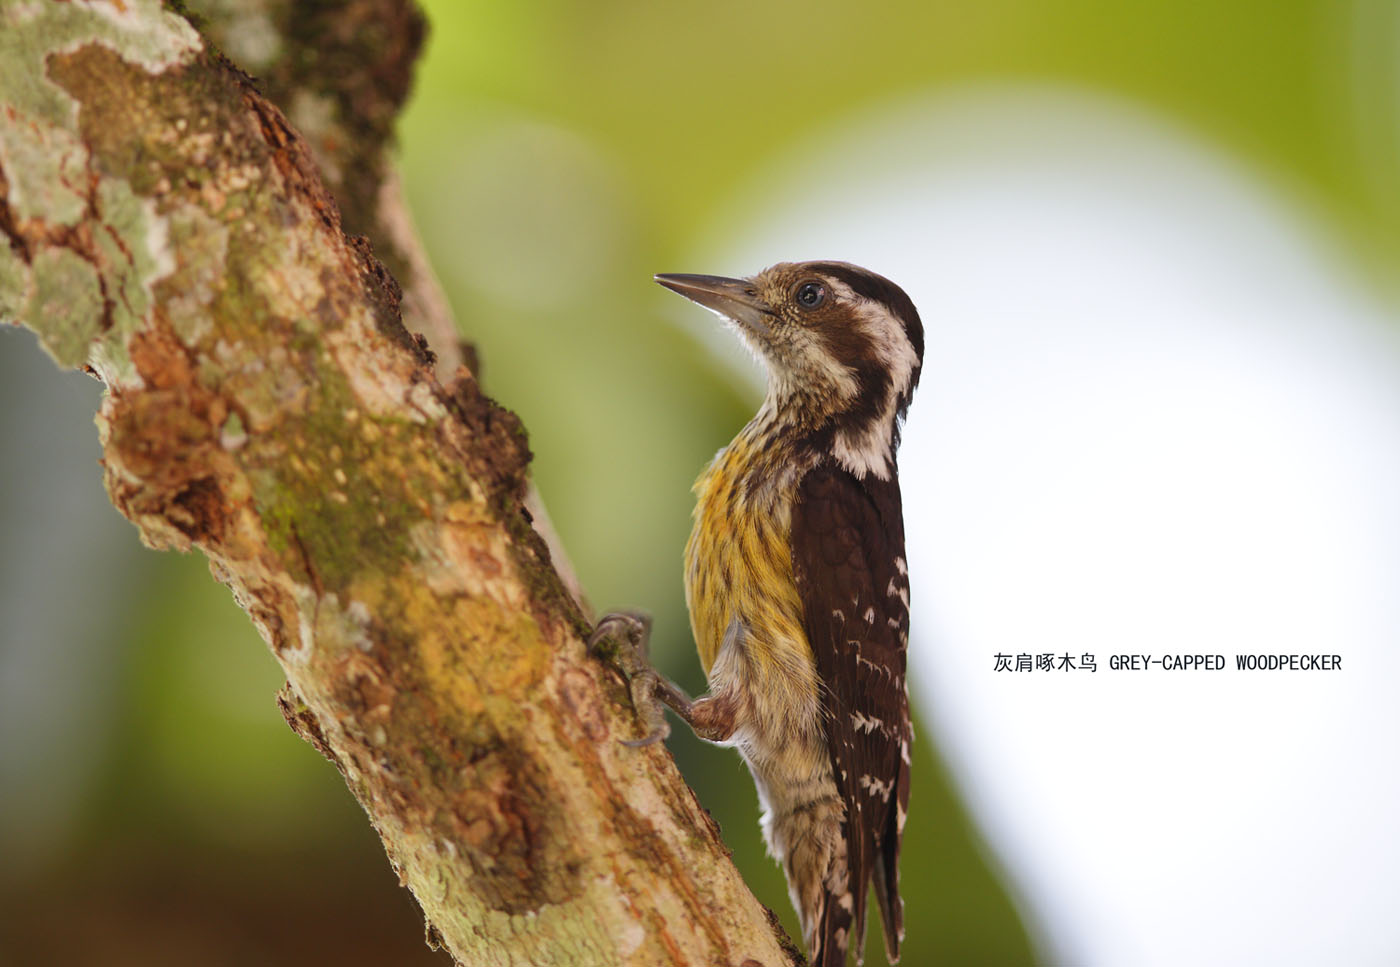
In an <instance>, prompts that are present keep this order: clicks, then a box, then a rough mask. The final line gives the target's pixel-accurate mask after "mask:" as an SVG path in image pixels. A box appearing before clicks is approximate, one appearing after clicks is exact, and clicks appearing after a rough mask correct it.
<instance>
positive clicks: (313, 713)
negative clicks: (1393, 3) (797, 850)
mask: <svg viewBox="0 0 1400 967" xmlns="http://www.w3.org/2000/svg"><path fill="white" fill-rule="evenodd" d="M0 18H3V20H0V26H3V30H0V232H3V234H4V236H5V237H4V239H3V240H0V241H2V242H3V245H0V312H3V314H4V315H3V319H4V321H6V322H18V323H20V324H22V325H25V326H28V327H30V328H32V329H33V330H35V331H36V332H37V333H38V334H39V335H40V338H41V339H42V340H43V341H44V343H45V345H46V346H47V347H48V348H49V350H50V352H51V353H52V354H53V355H54V357H55V359H57V360H58V362H59V364H60V365H64V366H75V365H83V366H87V367H90V368H91V370H92V371H93V372H94V373H95V374H97V375H98V376H99V377H100V378H102V379H103V380H104V382H106V384H107V388H108V391H107V394H106V396H105V398H104V400H103V403H102V407H101V411H100V413H99V415H98V427H99V433H100V436H101V439H102V443H103V446H104V461H103V463H104V473H105V480H106V485H107V489H108V492H109V494H110V495H111V497H112V500H113V503H114V504H115V505H116V506H117V507H118V508H119V509H120V510H121V511H122V512H123V513H124V514H126V515H127V516H128V517H129V518H130V519H131V520H132V521H133V522H135V523H136V525H137V527H138V529H139V531H140V534H141V537H142V539H143V540H145V541H146V542H147V543H149V544H151V545H152V546H155V547H161V548H174V549H180V550H186V549H190V548H198V549H199V550H201V551H202V552H203V553H205V554H206V555H207V556H208V558H209V560H210V565H211V569H212V570H213V572H214V574H215V576H216V577H217V578H218V579H219V580H220V581H222V582H223V583H225V584H226V585H227V586H228V587H229V588H230V589H231V590H232V591H233V593H234V596H235V598H236V599H237V601H238V602H239V604H240V605H241V606H242V607H243V608H244V609H245V610H246V611H247V612H248V614H249V616H250V618H251V619H252V620H253V623H254V624H255V625H256V626H257V628H258V629H259V631H260V632H261V633H262V635H263V637H264V638H265V639H266V641H267V643H268V645H269V646H270V648H271V649H272V651H273V654H274V655H275V656H276V657H277V659H278V660H279V662H280V663H281V666H282V668H283V669H284V671H285V672H286V675H287V681H288V687H287V689H286V690H285V691H284V693H283V694H282V695H281V696H280V697H279V705H280V706H281V707H282V709H283V712H284V714H285V715H286V716H287V719H288V721H289V723H291V724H292V726H293V728H294V729H295V730H296V731H297V732H298V734H300V735H302V736H303V737H305V738H307V739H308V741H310V742H312V743H313V744H314V745H315V746H316V747H317V748H318V749H319V750H320V751H322V752H323V753H324V754H326V755H327V757H328V758H329V759H331V761H332V762H334V763H335V765H336V766H337V767H338V768H339V769H340V771H341V772H342V774H343V775H344V776H345V778H346V781H347V784H348V785H349V786H350V788H351V790H352V791H353V792H354V794H355V795H356V797H357V798H358V799H359V801H360V802H361V803H362V804H363V805H364V807H365V809H366V811H367V813H368V814H369V816H370V819H371V821H372V822H373V823H374V825H375V828H376V830H377V831H378V832H379V834H380V836H381V838H382V839H383V841H384V844H385V847H386V850H387V852H388V855H389V858H390V861H391V862H392V863H393V865H394V867H395V869H396V870H397V871H398V872H399V875H400V878H401V879H402V881H403V882H404V883H405V884H406V885H407V886H408V887H409V888H410V889H411V890H412V891H413V893H414V895H415V896H416V897H417V898H418V900H419V902H420V904H421V905H422V907H423V909H424V912H425V914H426V916H427V918H428V920H429V923H430V925H431V934H432V936H434V937H436V938H439V939H440V941H441V942H442V943H443V945H444V946H446V947H447V948H448V949H449V950H450V951H451V952H452V954H453V955H454V956H455V957H456V958H457V959H458V961H459V962H462V963H471V964H496V963H499V964H526V963H529V964H545V963H580V964H586V963H634V964H662V963H706V964H710V963H726V964H740V963H758V964H774V965H776V964H784V963H790V962H794V960H795V957H796V955H795V954H794V953H793V951H792V949H791V947H790V946H784V940H783V938H782V937H781V932H780V931H776V930H775V928H774V926H773V924H772V923H771V922H770V916H769V915H768V913H767V912H766V911H765V910H764V909H763V908H762V906H761V905H759V904H758V903H757V902H756V901H755V900H754V899H753V897H752V895H751V894H750V893H749V892H748V891H747V889H746V888H745V887H744V885H743V883H742V882H741V881H740V879H739V877H738V874H737V872H736V871H735V870H734V868H733V866H732V865H731V864H729V862H728V860H727V854H726V852H725V850H724V847H723V844H722V843H721V842H720V840H719V838H718V835H717V831H716V830H715V829H714V827H713V824H712V823H711V822H710V821H709V819H708V816H707V815H706V814H705V813H704V811H703V810H702V809H701V808H700V807H699V805H698V804H697V803H696V801H695V799H694V797H693V796H692V795H691V793H690V791H689V790H688V789H687V788H686V787H685V786H684V784H683V783H682V782H681V781H680V778H679V775H678V774H677V772H676V770H675V768H674V764H673V763H672V762H671V760H670V758H669V756H668V755H667V754H666V752H665V750H664V749H661V748H656V747H653V748H650V749H647V750H631V749H625V748H623V747H621V746H620V745H619V744H618V742H617V740H618V739H620V738H627V737H631V736H634V735H635V733H636V723H635V721H634V720H633V718H632V716H631V714H630V712H629V711H628V710H627V709H626V707H625V705H624V704H623V702H622V700H621V696H622V695H623V694H624V692H623V690H622V689H621V688H620V687H619V685H618V683H616V682H615V681H613V680H612V679H611V677H610V676H609V675H607V674H605V673H603V672H602V671H601V670H600V668H599V666H598V665H597V664H596V663H594V662H592V661H590V660H589V658H588V656H587V655H586V654H585V650H584V648H583V645H582V642H581V635H582V634H583V633H584V632H585V631H586V622H585V620H584V616H583V615H582V614H581V613H580V611H579V608H578V606H577V605H576V603H575V597H574V596H573V595H571V594H570V593H569V592H568V590H567V589H566V587H565V586H564V584H563V582H562V581H561V579H560V577H559V575H558V574H557V572H556V571H555V570H554V569H553V568H552V567H551V562H550V555H549V552H548V550H547V549H546V547H545V546H544V543H543V542H542V540H541V539H540V538H539V536H538V535H537V533H536V532H535V530H534V529H533V528H532V527H531V525H530V520H529V516H528V514H527V512H526V510H525V508H524V506H523V500H524V495H525V492H526V486H527V466H528V461H529V451H528V446H527V443H526V440H525V436H524V432H523V429H522V428H521V427H520V425H519V422H518V420H516V419H515V418H514V416H513V415H511V414H509V413H508V412H507V411H505V410H503V409H501V408H500V407H498V406H497V405H496V404H495V403H494V402H492V401H491V400H489V399H488V398H487V397H485V396H484V395H483V394H482V393H481V390H480V387H479V386H478V385H477V384H476V382H475V381H474V380H473V379H472V377H471V376H470V374H467V373H464V372H463V373H459V374H458V375H457V377H456V378H455V380H453V381H452V382H450V383H449V384H448V385H443V384H441V383H440V382H439V381H438V379H437V378H436V376H435V373H434V370H433V359H432V354H431V353H430V352H428V351H427V349H426V348H425V347H424V344H423V342H422V341H421V340H420V339H419V338H417V337H415V336H413V335H411V334H410V333H409V332H408V331H407V330H406V329H405V328H404V326H403V324H402V321H401V305H400V296H401V293H400V289H399V287H398V285H397V284H396V283H395V281H394V279H393V278H392V275H391V274H390V273H389V272H388V271H387V270H386V269H385V268H384V266H383V265H382V264H381V263H380V262H379V261H378V260H377V259H376V258H375V257H374V255H373V254H372V253H371V250H370V244H369V243H368V242H367V241H366V240H365V239H364V238H362V237H357V236H353V235H350V234H347V232H346V231H345V229H344V228H343V225H342V215H341V211H340V209H339V207H338V206H337V204H336V200H335V197H334V196H333V194H332V192H331V191H329V190H328V189H327V187H326V186H325V184H324V183H323V181H322V180H321V177H320V175H319V173H318V170H317V166H316V163H315V160H314V158H313V156H312V153H311V152H310V150H309V149H308V148H307V146H306V144H305V142H304V141H303V140H302V138H301V137H300V135H299V134H298V133H297V132H296V131H295V130H294V128H293V127H292V125H291V124H289V123H288V121H287V119H286V117H285V116H284V115H283V113H282V112H281V111H279V110H278V108H277V107H275V106H274V105H273V104H272V103H271V102H269V101H268V100H267V99H266V98H265V97H264V96H263V94H262V93H261V92H260V91H259V90H258V89H257V87H256V86H255V85H254V84H253V83H252V82H251V80H250V79H249V78H248V76H247V75H245V74H243V73H242V72H241V71H239V70H238V69H237V68H235V67H234V66H233V65H231V64H230V63H229V62H228V61H227V60H225V59H224V58H223V57H222V56H221V55H220V54H218V53H217V52H216V51H214V50H212V49H210V48H208V47H206V46H205V45H204V43H203V42H202V40H201V39H200V37H199V35H198V34H197V33H195V32H194V31H193V30H192V29H191V28H190V26H189V24H188V23H187V22H186V21H185V20H184V19H183V18H181V17H180V16H178V15H176V14H174V13H172V12H171V11H170V10H168V9H166V8H163V7H162V6H160V5H158V4H156V3H154V2H151V0H123V2H122V3H110V4H108V3H101V2H70V3H60V2H56V0H50V2H38V0H35V2H30V3H26V4H23V5H20V4H11V5H8V6H6V7H4V8H3V10H0Z"/></svg>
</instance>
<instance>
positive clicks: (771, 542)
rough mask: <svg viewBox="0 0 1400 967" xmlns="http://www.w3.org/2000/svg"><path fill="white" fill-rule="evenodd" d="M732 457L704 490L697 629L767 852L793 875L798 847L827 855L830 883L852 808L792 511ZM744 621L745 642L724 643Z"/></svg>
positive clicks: (697, 538)
mask: <svg viewBox="0 0 1400 967" xmlns="http://www.w3.org/2000/svg"><path fill="white" fill-rule="evenodd" d="M730 456H731V455H730V454H729V453H728V452H726V453H724V454H721V455H720V456H719V457H718V458H717V459H716V461H715V464H714V465H713V466H712V467H711V469H710V470H709V472H707V473H706V475H705V476H703V477H702V478H701V479H700V481H699V482H698V483H697V485H696V493H697V497H698V502H697V505H696V513H695V526H694V528H693V530H692V532H691V536H690V541H689V542H688V544H687V546H686V604H687V605H688V607H689V608H690V620H691V628H692V631H693V632H694V634H695V642H696V647H697V650H698V651H699V653H700V661H701V664H702V665H703V666H704V668H705V673H706V676H707V678H708V681H709V686H710V693H711V695H714V696H717V697H721V696H722V697H726V698H727V699H728V701H729V702H730V703H731V707H732V708H733V709H734V713H735V729H734V734H733V735H732V737H731V738H730V740H729V741H728V742H727V743H725V744H728V745H733V746H734V747H735V748H737V749H738V751H739V753H740V754H741V755H742V756H743V757H744V760H745V761H746V762H747V764H748V766H749V769H750V771H751V772H752V773H753V777H754V783H755V785H756V786H757V789H758V795H759V800H760V803H761V804H762V807H763V817H762V819H761V825H762V827H763V833H764V839H765V840H766V842H767V844H768V848H769V851H770V852H771V853H772V854H773V855H774V857H775V858H777V859H778V860H779V861H780V862H783V863H784V865H785V867H787V866H788V862H789V858H790V855H791V853H792V851H793V844H794V843H795V842H796V841H798V840H811V841H812V842H813V844H814V845H816V846H817V847H818V849H819V851H820V852H821V853H822V854H823V857H824V859H823V860H822V861H820V862H815V861H814V864H813V865H818V866H823V867H827V868H828V869H826V870H823V871H822V872H823V873H827V872H829V867H830V864H831V862H832V859H833V858H834V855H835V851H836V841H837V840H840V839H841V831H840V824H841V821H842V819H843V818H844V807H843V806H842V805H841V802H840V797H839V795H838V793H837V789H836V784H835V782H834V781H833V779H832V772H831V757H830V754H829V753H828V750H827V747H826V736H825V730H824V729H823V726H822V721H821V714H822V713H821V690H820V686H819V680H818V676H817V671H816V663H815V661H814V659H813V656H812V652H811V647H810V646H809V644H808V642H807V635H806V632H805V630H804V627H803V617H802V602H801V598H800V596H799V594H798V590H797V585H796V582H795V581H794V579H793V573H792V557H791V551H790V547H789V543H788V533H789V527H790V522H791V501H790V499H789V498H786V497H785V496H784V495H783V494H782V493H780V492H777V489H776V488H770V489H768V490H762V489H758V490H754V489H749V490H748V491H747V492H746V489H745V488H744V487H743V484H742V479H741V478H739V477H738V476H736V475H734V474H731V473H730V472H729V464H730V462H731V460H730V459H728V458H730ZM735 620H737V621H738V623H739V626H740V629H739V631H740V633H739V634H738V635H731V636H730V637H729V638H728V639H726V631H727V630H728V629H729V627H730V624H731V622H734V621H735ZM842 853H843V854H844V846H843V847H842ZM802 865H804V866H805V865H808V864H805V863H804V864H802ZM788 872H789V873H791V872H792V871H791V870H790V869H789V870H788ZM813 872H814V873H815V871H813ZM819 878H821V879H824V878H825V877H824V876H821V875H819ZM789 879H790V880H791V876H790V877H789ZM794 889H796V886H795V885H794Z"/></svg>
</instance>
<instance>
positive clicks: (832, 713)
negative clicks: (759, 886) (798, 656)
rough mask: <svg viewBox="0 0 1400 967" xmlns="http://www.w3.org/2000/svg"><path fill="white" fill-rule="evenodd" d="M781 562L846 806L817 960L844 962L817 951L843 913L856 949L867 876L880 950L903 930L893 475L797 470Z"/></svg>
mask: <svg viewBox="0 0 1400 967" xmlns="http://www.w3.org/2000/svg"><path fill="white" fill-rule="evenodd" d="M792 563H793V572H794V575H795V577H796V580H797V588H798V592H799V594H800V595H801V598H802V607H803V613H804V621H805V625H806V630H807V638H808V641H809V642H810V643H811V646H812V651H813V653H814V654H815V656H816V665H817V673H818V674H819V675H820V676H821V681H822V688H823V696H822V698H823V705H824V712H825V725H826V736H827V745H828V747H829V748H830V750H831V760H832V767H833V770H834V772H835V777H836V786H837V789H838V790H840V793H841V797H842V799H843V800H844V801H845V803H846V850H847V862H848V865H849V869H850V889H851V900H852V902H853V904H854V909H853V910H852V911H851V912H850V913H849V914H847V915H846V916H845V917H843V916H842V914H841V912H840V911H841V907H842V905H841V904H840V902H839V901H840V899H841V898H839V897H829V898H828V903H827V905H826V909H827V917H826V920H827V921H828V922H829V923H824V924H823V929H822V938H823V939H822V950H823V955H822V962H823V963H828V962H830V963H838V964H840V963H844V962H845V955H844V949H843V950H842V951H841V954H840V958H839V959H833V960H830V961H828V960H827V951H828V950H829V949H830V950H831V953H832V954H833V955H834V954H835V953H836V951H835V950H834V949H831V948H834V947H835V946H837V945H838V939H837V936H836V935H837V934H838V933H839V932H840V931H841V930H842V928H843V927H849V926H850V918H852V917H853V918H854V932H853V934H852V935H851V936H853V937H854V940H855V943H856V949H857V950H858V951H859V950H860V949H861V947H862V946H863V945H864V942H865V903H866V897H867V895H868V893H869V889H870V883H871V880H872V878H873V879H874V881H875V893H876V896H877V898H878V900H879V903H880V908H881V913H882V914H883V921H884V928H885V946H886V949H887V950H888V951H889V953H890V956H891V958H895V957H898V955H899V944H900V941H901V940H902V939H903V934H904V907H903V903H902V902H901V901H900V898H899V845H900V836H901V833H902V830H903V826H904V815H905V812H906V810H907V809H908V805H909V741H910V739H911V737H912V734H911V729H910V725H909V699H908V696H907V693H906V691H905V680H904V676H905V650H906V645H907V643H908V640H909V581H908V576H907V565H906V563H905V559H904V519H903V513H902V509H901V505H900V496H899V483H898V478H892V479H891V480H889V481H882V480H879V479H877V478H875V477H873V476H867V477H866V478H865V479H864V480H857V479H856V478H855V477H854V476H852V475H851V474H850V473H848V472H847V471H845V470H843V469H840V468H838V467H832V466H819V467H817V468H816V469H815V470H812V471H811V472H810V473H808V474H807V476H806V477H805V478H804V479H803V481H802V483H801V484H800V485H799V487H798V493H797V501H796V503H795V505H794V507H793V518H792ZM839 920H845V923H841V922H838V921H839ZM828 926H829V930H830V932H828ZM828 941H831V942H830V943H829V942H828ZM839 946H840V947H842V948H844V947H845V944H839Z"/></svg>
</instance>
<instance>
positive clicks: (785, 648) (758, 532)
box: [685, 432, 816, 694]
mask: <svg viewBox="0 0 1400 967" xmlns="http://www.w3.org/2000/svg"><path fill="white" fill-rule="evenodd" d="M755 436H756V434H751V433H749V432H745V433H741V434H740V435H739V436H738V437H737V438H736V439H735V440H734V442H733V443H731V444H730V445H729V446H728V447H727V448H726V449H725V450H724V451H722V452H721V453H720V454H719V455H718V456H716V457H715V459H714V461H713V462H712V463H711V464H710V466H709V467H708V468H706V470H705V472H704V473H703V474H702V475H701V476H700V479H699V480H697V481H696V483H695V495H696V498H697V502H696V506H695V525H694V527H693V528H692V530H691V532H690V540H689V541H688V542H687V543H686V549H685V556H686V569H685V597H686V605H687V606H688V607H689V609H690V625H691V630H692V631H693V632H694V634H695V644H696V648H697V650H698V651H699V653H700V663H701V665H703V666H704V669H705V673H706V675H709V674H710V669H711V667H712V666H713V665H714V662H715V658H716V656H717V654H718V652H719V648H720V644H721V642H722V641H723V639H724V634H725V630H726V629H727V628H728V627H729V623H730V621H731V620H732V619H733V618H735V617H737V618H739V620H740V621H742V622H743V624H744V626H745V628H746V629H747V630H748V636H747V638H746V641H745V645H746V648H747V650H748V657H749V658H750V660H751V661H752V662H753V663H754V664H756V665H757V666H758V667H759V668H761V669H764V670H766V671H768V672H770V673H772V672H778V673H780V677H782V678H785V679H788V681H787V682H785V683H784V684H785V685H786V686H787V687H788V688H792V689H794V690H796V691H799V692H803V693H808V694H815V689H816V670H815V666H814V664H813V660H812V656H811V649H810V648H809V647H808V644H807V637H806V634H805V632H804V631H803V627H802V602H801V600H800V599H799V597H798V593H797V586H796V585H795V583H794V582H793V574H792V554H791V549H790V547H789V543H788V534H789V529H790V527H791V521H792V499H793V493H792V490H793V487H792V485H791V483H790V482H789V483H785V482H784V480H783V478H782V476H781V475H779V474H776V473H770V472H769V471H770V470H771V469H772V468H766V467H765V466H763V463H764V458H765V456H766V454H764V453H762V452H760V451H761V449H762V445H761V444H756V443H755V442H754V437H755ZM746 481H749V482H750V483H748V484H747V485H746Z"/></svg>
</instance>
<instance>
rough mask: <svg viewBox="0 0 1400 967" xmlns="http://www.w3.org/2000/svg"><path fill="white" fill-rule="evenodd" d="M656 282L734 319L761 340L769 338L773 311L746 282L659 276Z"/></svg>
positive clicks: (709, 277) (713, 277) (712, 278)
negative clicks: (770, 318) (762, 337)
mask: <svg viewBox="0 0 1400 967" xmlns="http://www.w3.org/2000/svg"><path fill="white" fill-rule="evenodd" d="M655 279H656V281H657V282H660V283H661V284H662V285H664V286H665V287H666V288H668V289H670V290H671V291H672V292H679V293H680V294H681V295H683V296H685V297H686V298H687V299H689V300H690V301H691V302H694V303H697V304H699V305H702V306H704V307H705V308H706V309H709V310H710V311H711V312H718V313H719V314H720V315H722V316H725V317H726V318H729V319H733V320H734V321H735V322H737V323H739V325H741V326H743V327H744V328H746V329H750V330H752V331H753V332H755V333H757V334H758V335H760V336H767V335H768V334H769V329H768V318H769V316H771V315H772V311H771V310H770V309H769V308H768V306H767V305H766V304H765V303H764V302H763V301H762V300H761V299H759V298H758V296H756V295H754V293H753V286H752V285H751V284H750V283H748V282H745V281H744V280H743V279H726V278H724V277H722V276H718V275H658V276H655Z"/></svg>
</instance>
